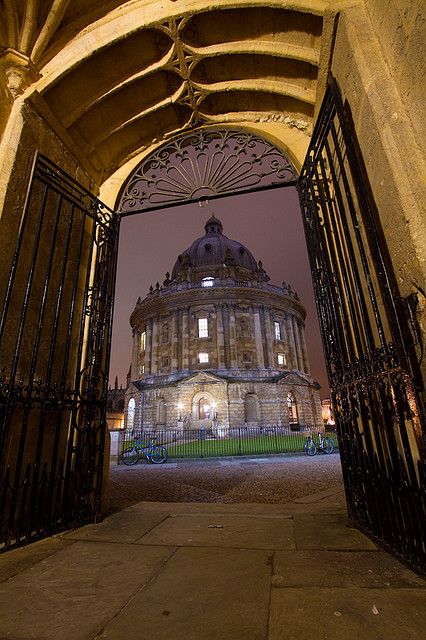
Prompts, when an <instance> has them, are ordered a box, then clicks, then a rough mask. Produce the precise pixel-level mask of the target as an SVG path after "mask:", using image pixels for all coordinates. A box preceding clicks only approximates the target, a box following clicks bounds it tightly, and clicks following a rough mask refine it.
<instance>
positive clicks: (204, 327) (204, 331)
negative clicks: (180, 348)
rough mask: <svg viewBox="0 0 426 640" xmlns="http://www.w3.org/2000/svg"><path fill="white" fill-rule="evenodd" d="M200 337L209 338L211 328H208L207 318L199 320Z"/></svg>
mask: <svg viewBox="0 0 426 640" xmlns="http://www.w3.org/2000/svg"><path fill="white" fill-rule="evenodd" d="M198 337H199V338H208V337H209V326H208V322H207V318H198Z"/></svg>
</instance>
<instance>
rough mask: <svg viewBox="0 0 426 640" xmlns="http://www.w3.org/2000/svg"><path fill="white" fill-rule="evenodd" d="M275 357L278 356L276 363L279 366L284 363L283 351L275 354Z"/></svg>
mask: <svg viewBox="0 0 426 640" xmlns="http://www.w3.org/2000/svg"><path fill="white" fill-rule="evenodd" d="M277 358H278V364H279V365H280V366H283V365H285V354H284V353H279V354H278V355H277Z"/></svg>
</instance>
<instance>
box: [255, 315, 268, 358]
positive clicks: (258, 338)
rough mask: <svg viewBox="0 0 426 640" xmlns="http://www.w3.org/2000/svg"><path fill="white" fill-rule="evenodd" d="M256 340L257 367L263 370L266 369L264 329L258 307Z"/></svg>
mask: <svg viewBox="0 0 426 640" xmlns="http://www.w3.org/2000/svg"><path fill="white" fill-rule="evenodd" d="M254 339H255V342H256V353H257V365H258V367H260V368H261V369H263V368H264V367H265V358H264V355H263V341H262V327H261V324H260V312H259V308H258V307H255V308H254Z"/></svg>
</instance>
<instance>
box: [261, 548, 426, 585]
mask: <svg viewBox="0 0 426 640" xmlns="http://www.w3.org/2000/svg"><path fill="white" fill-rule="evenodd" d="M272 584H273V586H275V587H314V586H317V587H370V588H374V587H376V588H379V589H380V588H381V589H386V588H389V587H390V588H407V587H418V588H426V581H425V580H422V579H421V578H419V577H418V576H417V575H416V574H415V573H413V572H412V571H410V570H409V569H407V567H405V566H404V565H402V564H401V563H400V562H398V561H397V560H395V558H393V557H392V556H390V555H388V554H387V553H383V552H379V551H377V552H372V551H277V552H276V553H275V555H274V575H273V577H272ZM425 595H426V592H425Z"/></svg>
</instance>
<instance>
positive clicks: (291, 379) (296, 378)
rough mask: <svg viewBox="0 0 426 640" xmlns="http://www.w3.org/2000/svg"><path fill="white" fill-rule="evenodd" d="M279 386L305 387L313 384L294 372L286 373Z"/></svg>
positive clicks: (279, 381)
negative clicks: (293, 385)
mask: <svg viewBox="0 0 426 640" xmlns="http://www.w3.org/2000/svg"><path fill="white" fill-rule="evenodd" d="M278 384H298V385H302V386H304V387H309V386H311V384H312V383H310V382H309V380H307V379H306V378H305V377H304V376H302V375H299V374H298V373H295V372H294V371H292V372H289V373H285V374H284V375H283V376H282V377H281V378H280V379H279V380H278Z"/></svg>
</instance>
